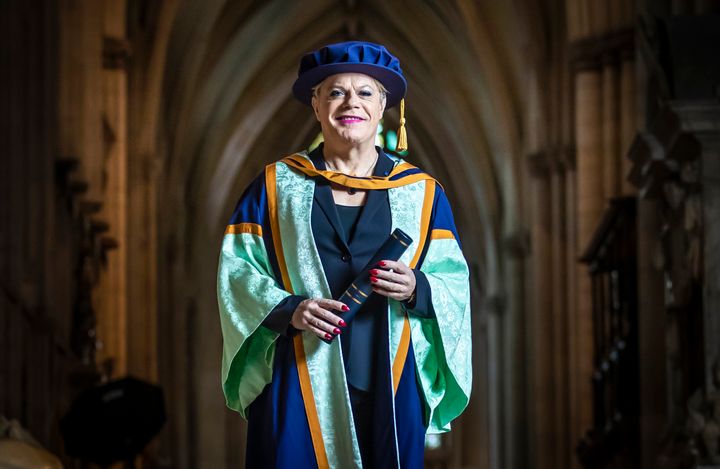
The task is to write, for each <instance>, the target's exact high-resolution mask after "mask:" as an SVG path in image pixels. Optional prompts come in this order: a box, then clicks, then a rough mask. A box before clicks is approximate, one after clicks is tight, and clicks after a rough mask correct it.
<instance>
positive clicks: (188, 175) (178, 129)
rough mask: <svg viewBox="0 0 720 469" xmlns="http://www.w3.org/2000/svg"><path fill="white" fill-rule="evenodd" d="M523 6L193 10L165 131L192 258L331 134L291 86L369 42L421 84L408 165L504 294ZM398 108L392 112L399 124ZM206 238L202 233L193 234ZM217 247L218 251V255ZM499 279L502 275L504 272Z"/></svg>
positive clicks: (171, 58) (181, 29) (171, 79)
mask: <svg viewBox="0 0 720 469" xmlns="http://www.w3.org/2000/svg"><path fill="white" fill-rule="evenodd" d="M521 6H522V11H518V10H519V9H520V7H519V5H518V4H517V3H516V2H475V1H469V0H468V1H464V0H457V1H448V2H429V1H422V2H420V1H418V2H399V1H392V2H387V1H379V0H378V1H365V2H356V1H332V0H317V1H312V2H297V1H283V0H276V1H271V2H266V1H255V2H250V1H244V2H237V1H222V0H208V1H203V2H190V1H187V2H181V3H180V6H179V8H177V14H176V16H175V21H174V25H173V28H172V34H171V36H170V39H169V43H168V48H167V61H166V65H165V78H164V85H163V86H164V90H163V91H164V108H163V111H162V119H163V120H164V125H163V126H162V129H163V132H164V136H165V139H164V141H165V142H166V144H165V145H166V148H165V155H166V161H165V164H164V165H163V166H164V168H166V177H167V179H166V183H167V185H166V187H167V189H168V190H167V192H166V197H167V200H166V202H168V203H170V205H171V206H174V208H175V210H182V211H183V212H184V215H185V216H183V217H182V219H184V220H192V223H188V226H185V227H184V228H185V230H184V236H185V237H186V239H187V240H188V241H190V244H191V245H192V246H193V249H194V250H195V252H194V253H193V254H192V256H198V255H199V256H201V257H202V256H203V255H204V254H206V249H208V246H207V239H208V236H207V235H206V233H208V232H211V233H214V232H218V231H221V230H222V227H223V226H224V224H225V222H226V219H227V218H228V216H229V214H230V213H231V211H232V207H233V205H234V203H235V201H236V200H237V198H238V197H239V195H240V193H241V191H242V189H243V187H244V186H245V185H246V184H247V183H248V182H249V180H250V179H251V178H252V177H254V176H255V175H256V174H257V173H258V172H259V171H260V170H261V169H262V167H263V166H264V165H265V164H267V163H268V162H270V161H274V160H277V159H279V158H281V157H282V156H285V155H287V154H289V153H292V152H294V151H297V150H301V149H304V148H305V147H306V146H307V145H308V144H309V143H310V142H311V141H312V139H313V137H314V136H315V135H316V134H317V132H318V131H319V126H318V125H317V124H316V122H315V120H314V117H313V115H312V112H311V111H310V110H309V109H308V108H306V107H305V106H303V105H302V104H300V103H298V102H296V101H295V100H294V99H293V98H292V96H291V92H290V87H291V84H292V82H293V80H294V79H295V77H296V74H297V66H298V63H299V58H300V57H301V55H302V54H304V53H305V52H307V51H310V50H313V49H315V48H317V47H318V46H321V45H323V44H326V43H330V42H335V41H341V40H348V39H357V38H359V39H366V40H370V41H374V42H380V43H383V44H385V45H386V46H387V47H388V48H389V49H390V50H391V51H392V52H393V53H394V54H396V55H397V56H398V57H399V59H400V61H401V65H402V67H403V70H404V72H405V74H406V77H407V79H408V83H409V89H408V95H407V99H406V110H407V120H408V132H409V141H410V154H409V157H408V159H409V160H410V161H411V162H413V163H415V164H418V165H419V166H421V167H423V168H425V169H426V170H427V171H429V172H430V173H431V174H433V175H435V176H436V177H437V178H438V179H439V180H440V182H441V183H442V184H443V185H444V187H445V189H446V190H447V192H448V193H449V196H450V199H451V202H452V203H453V206H454V210H455V217H456V219H457V221H458V225H459V229H460V232H461V238H462V240H463V242H464V245H465V250H466V253H467V255H468V257H469V259H470V260H471V261H472V262H473V263H475V264H476V265H477V267H478V274H479V277H480V278H481V279H482V284H483V290H485V291H486V292H487V293H489V294H492V293H493V292H494V291H495V290H497V289H498V286H497V285H496V280H495V279H496V278H497V275H496V272H495V270H496V269H497V268H498V267H497V266H498V259H497V254H496V253H497V251H498V243H499V242H500V241H499V240H500V239H501V237H502V236H506V235H508V234H512V232H513V231H514V230H516V229H517V227H518V224H519V217H520V216H521V214H520V209H521V207H520V204H519V197H520V195H521V191H522V184H521V180H520V179H521V168H520V155H521V154H522V153H523V147H522V142H523V135H522V130H521V129H522V124H523V116H522V112H523V104H522V103H523V96H524V93H525V91H526V90H525V88H526V85H525V81H524V80H525V77H524V76H523V72H522V70H523V69H522V63H521V61H522V57H523V55H522V54H517V53H514V52H516V51H518V50H521V51H525V52H526V54H532V53H534V51H533V44H535V43H536V41H534V40H533V35H537V32H536V31H535V30H534V29H533V25H532V24H528V22H527V21H526V20H524V19H527V18H532V17H533V16H532V12H528V11H527V7H526V6H525V5H524V2H523V5H521ZM397 120H398V116H397V110H396V109H390V110H388V111H387V112H386V123H387V125H388V126H389V127H393V126H395V125H396V123H397ZM195 230H200V231H198V232H195ZM211 247H212V248H213V249H214V248H215V246H214V245H213V246H211ZM494 272H495V273H494Z"/></svg>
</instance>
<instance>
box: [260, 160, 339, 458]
mask: <svg viewBox="0 0 720 469" xmlns="http://www.w3.org/2000/svg"><path fill="white" fill-rule="evenodd" d="M276 184H277V182H276V167H275V165H274V164H271V165H268V166H267V167H266V169H265V185H266V189H267V197H268V210H269V212H270V226H271V227H272V238H273V246H274V247H275V255H276V256H277V260H278V266H279V267H280V274H281V275H282V279H283V283H284V285H285V289H286V290H287V291H289V292H290V293H292V292H293V290H292V285H291V284H290V276H289V275H288V271H287V264H286V263H285V255H284V252H283V247H282V240H281V239H280V221H279V218H278V209H277V185H276ZM293 346H294V349H295V363H296V365H297V370H298V378H299V379H300V391H301V393H302V397H303V403H304V404H305V414H306V415H307V419H308V425H309V426H310V437H311V439H312V442H313V449H314V451H315V459H316V461H317V465H318V468H319V469H328V468H329V467H330V464H329V463H328V459H327V453H326V451H325V442H324V441H323V438H322V429H321V428H320V419H319V418H318V414H317V407H316V405H315V396H314V395H313V391H312V383H311V382H310V371H309V370H308V366H307V357H306V356H305V347H304V346H303V339H302V334H297V335H296V336H295V337H294V338H293Z"/></svg>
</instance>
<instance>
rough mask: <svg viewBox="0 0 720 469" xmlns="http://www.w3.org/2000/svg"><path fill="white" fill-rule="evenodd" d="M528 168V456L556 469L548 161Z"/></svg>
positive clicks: (539, 158) (539, 159)
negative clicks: (529, 206)
mask: <svg viewBox="0 0 720 469" xmlns="http://www.w3.org/2000/svg"><path fill="white" fill-rule="evenodd" d="M530 162H531V165H532V168H531V174H532V176H533V179H532V195H531V200H532V210H531V212H532V233H531V236H532V238H531V246H532V257H531V262H532V267H531V269H532V287H531V288H532V296H533V301H532V313H531V314H530V315H529V317H528V328H527V342H528V349H529V352H530V353H529V354H528V370H529V373H530V375H529V377H530V380H529V388H528V395H529V396H532V403H530V404H529V405H528V409H529V414H530V426H531V427H530V428H531V431H530V438H531V442H530V443H531V444H530V455H529V460H530V461H532V463H533V466H534V467H536V468H555V467H557V466H556V464H555V458H554V453H555V444H554V442H555V438H556V434H555V431H554V430H555V424H556V421H555V415H554V407H555V404H554V402H555V393H554V384H555V383H554V380H553V379H552V378H551V377H552V376H554V372H553V368H554V366H553V365H554V356H553V342H554V341H553V338H554V323H553V297H552V293H553V289H552V287H553V284H552V280H553V276H552V267H550V266H551V265H552V260H553V259H552V236H553V232H552V228H553V226H552V212H551V198H550V194H551V185H550V174H549V168H548V163H547V156H546V155H545V154H544V153H540V154H536V155H533V156H532V157H531V158H530Z"/></svg>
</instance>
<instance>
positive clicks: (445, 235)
mask: <svg viewBox="0 0 720 469" xmlns="http://www.w3.org/2000/svg"><path fill="white" fill-rule="evenodd" d="M430 239H455V235H454V234H453V232H452V231H450V230H441V229H434V230H432V232H431V233H430Z"/></svg>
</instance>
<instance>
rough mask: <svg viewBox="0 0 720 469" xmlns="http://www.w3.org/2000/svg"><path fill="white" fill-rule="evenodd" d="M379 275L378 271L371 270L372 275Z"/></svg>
mask: <svg viewBox="0 0 720 469" xmlns="http://www.w3.org/2000/svg"><path fill="white" fill-rule="evenodd" d="M377 274H378V271H377V269H371V270H370V275H377Z"/></svg>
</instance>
